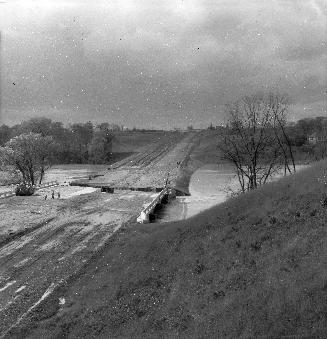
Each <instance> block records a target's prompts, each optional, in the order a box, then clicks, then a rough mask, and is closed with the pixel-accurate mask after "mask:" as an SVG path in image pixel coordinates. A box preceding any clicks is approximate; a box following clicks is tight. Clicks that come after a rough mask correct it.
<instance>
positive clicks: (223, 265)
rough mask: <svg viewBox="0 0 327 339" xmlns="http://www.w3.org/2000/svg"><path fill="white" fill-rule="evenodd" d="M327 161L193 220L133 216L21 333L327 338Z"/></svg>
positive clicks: (38, 334) (17, 334)
mask: <svg viewBox="0 0 327 339" xmlns="http://www.w3.org/2000/svg"><path fill="white" fill-rule="evenodd" d="M326 167H327V163H326V162H321V163H319V164H317V165H316V166H315V167H313V168H310V169H307V170H304V171H302V172H300V173H298V174H296V175H294V176H291V177H287V178H284V179H282V180H280V181H279V182H274V183H270V184H267V185H266V186H265V187H263V188H261V189H258V190H257V191H254V192H251V193H249V194H245V195H243V196H240V197H238V198H235V199H231V200H229V201H228V202H226V203H224V204H222V205H220V206H217V207H214V208H212V209H210V210H208V211H206V212H204V213H202V214H200V215H198V216H195V217H193V218H191V219H189V220H186V221H182V222H175V223H170V224H165V225H163V224H159V225H143V226H138V227H135V225H130V227H128V228H125V229H124V230H122V231H121V232H119V233H117V234H116V235H115V236H114V237H113V238H111V242H110V243H109V244H108V245H107V246H106V247H105V248H104V250H103V251H102V253H101V255H99V256H98V257H97V258H95V259H94V261H92V263H90V264H89V265H87V266H85V267H84V268H83V270H82V271H80V272H79V273H78V274H77V275H76V276H75V277H74V278H73V279H72V280H71V281H69V283H67V285H66V286H64V287H62V288H60V289H58V290H57V291H56V292H55V293H53V294H52V296H51V298H49V300H48V301H47V303H46V304H45V305H44V306H43V307H42V309H41V310H42V312H41V310H39V311H35V312H33V315H32V324H33V326H31V325H30V324H29V323H26V324H24V325H23V324H22V327H21V329H20V330H16V331H15V332H12V333H11V335H12V337H19V335H21V334H22V333H24V334H28V337H31V338H40V337H44V336H47V337H50V338H52V337H53V338H55V337H70V338H77V337H78V338H90V337H103V338H108V337H120V338H126V337H135V338H141V337H142V338H144V337H145V338H155V337H184V338H189V337H192V338H199V337H211V338H221V337H228V338H253V337H255V338H258V337H269V338H276V337H277V338H280V337H287V338H299V337H305V338H307V337H312V338H313V337H315V338H316V337H321V338H323V337H324V335H325V333H326V329H327V319H326V312H327V309H326V307H327V306H326V281H327V275H326V270H325V266H326V258H327V253H326V246H325V243H326V241H327V230H326V227H325V220H326V218H327V202H326V201H327V198H326V196H327V193H326V183H327V182H326ZM59 298H65V300H66V303H65V305H59V302H58V300H59Z"/></svg>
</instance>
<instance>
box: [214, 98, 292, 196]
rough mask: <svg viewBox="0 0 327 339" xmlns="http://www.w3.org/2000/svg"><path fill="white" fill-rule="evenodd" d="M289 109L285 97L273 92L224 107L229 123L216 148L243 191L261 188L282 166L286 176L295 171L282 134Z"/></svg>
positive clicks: (284, 134) (285, 136) (289, 151)
mask: <svg viewBox="0 0 327 339" xmlns="http://www.w3.org/2000/svg"><path fill="white" fill-rule="evenodd" d="M288 106H289V100H288V98H287V96H285V95H280V94H274V93H269V94H255V95H250V96H245V97H243V98H242V99H241V100H238V101H237V102H234V103H232V104H229V105H227V106H226V113H227V115H228V120H229V123H228V128H227V129H226V131H225V134H224V135H223V136H222V138H221V140H220V143H219V145H218V147H219V149H220V151H221V154H222V158H223V159H225V160H228V161H230V162H232V163H233V164H234V166H235V170H236V174H237V177H238V180H239V183H240V187H241V191H242V192H245V191H247V190H252V189H255V188H257V187H258V186H260V185H263V184H264V183H266V182H267V180H268V179H269V178H270V177H271V176H272V175H274V174H275V173H277V172H280V171H281V169H282V168H283V167H284V171H285V174H286V172H287V171H288V172H290V173H291V172H292V171H295V162H294V157H293V152H292V147H291V144H290V141H289V139H288V137H287V134H286V131H285V124H286V112H287V109H288ZM290 162H292V165H293V166H290V165H289V163H290Z"/></svg>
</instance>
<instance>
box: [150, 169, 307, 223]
mask: <svg viewBox="0 0 327 339" xmlns="http://www.w3.org/2000/svg"><path fill="white" fill-rule="evenodd" d="M307 167H308V165H297V166H296V170H297V171H299V170H302V169H304V168H307ZM282 176H283V174H279V175H277V176H275V178H274V179H273V180H278V178H280V177H282ZM238 189H239V183H238V179H237V176H236V175H235V172H234V168H233V167H232V166H231V165H215V164H211V165H205V166H203V167H201V168H200V169H198V170H197V171H195V172H194V173H193V175H192V176H191V179H190V184H189V191H190V194H191V195H190V196H186V197H185V196H182V197H177V198H176V200H173V201H172V202H171V203H170V204H168V205H165V207H164V208H163V209H161V210H160V211H159V212H158V213H157V215H156V222H157V223H163V222H169V221H176V220H182V219H187V218H190V217H192V216H193V215H196V214H198V213H200V212H202V211H204V210H206V209H208V208H210V207H212V206H214V205H217V204H220V203H222V202H224V201H226V200H227V199H228V197H229V196H230V194H231V193H232V192H236V191H237V190H238Z"/></svg>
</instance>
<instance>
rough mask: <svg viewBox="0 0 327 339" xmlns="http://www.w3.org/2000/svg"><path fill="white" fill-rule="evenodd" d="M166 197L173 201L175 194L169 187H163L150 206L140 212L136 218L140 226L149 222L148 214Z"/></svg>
mask: <svg viewBox="0 0 327 339" xmlns="http://www.w3.org/2000/svg"><path fill="white" fill-rule="evenodd" d="M165 197H168V200H169V199H173V198H175V197H176V193H175V190H174V189H171V188H169V187H167V186H166V187H165V188H164V189H163V190H162V191H161V192H160V193H159V194H158V195H157V196H156V197H155V198H154V199H153V200H152V201H151V202H150V204H149V205H148V206H147V207H145V208H144V209H143V210H142V211H141V214H140V216H139V217H138V218H137V222H138V223H141V224H146V223H149V222H150V214H151V213H152V212H153V210H154V209H155V208H156V206H157V204H159V203H161V201H162V200H163V199H164V198H165Z"/></svg>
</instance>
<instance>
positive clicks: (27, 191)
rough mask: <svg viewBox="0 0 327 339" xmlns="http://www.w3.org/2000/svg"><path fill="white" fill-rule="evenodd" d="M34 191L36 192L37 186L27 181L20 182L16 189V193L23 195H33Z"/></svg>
mask: <svg viewBox="0 0 327 339" xmlns="http://www.w3.org/2000/svg"><path fill="white" fill-rule="evenodd" d="M34 192H35V186H34V185H31V184H29V183H27V182H22V183H20V184H19V185H17V187H16V189H15V194H16V195H21V196H29V195H33V194H34Z"/></svg>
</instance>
